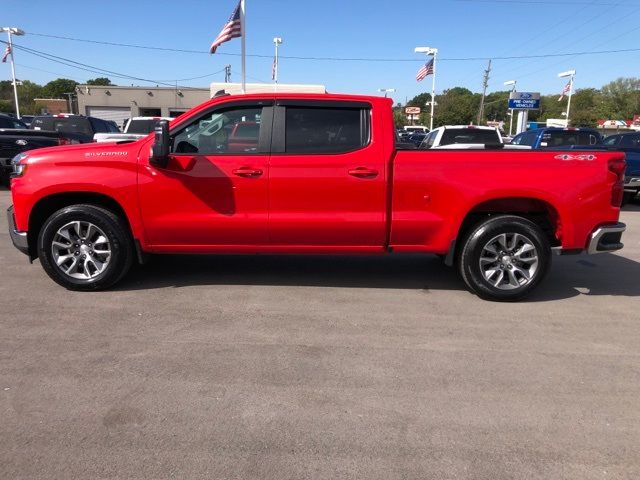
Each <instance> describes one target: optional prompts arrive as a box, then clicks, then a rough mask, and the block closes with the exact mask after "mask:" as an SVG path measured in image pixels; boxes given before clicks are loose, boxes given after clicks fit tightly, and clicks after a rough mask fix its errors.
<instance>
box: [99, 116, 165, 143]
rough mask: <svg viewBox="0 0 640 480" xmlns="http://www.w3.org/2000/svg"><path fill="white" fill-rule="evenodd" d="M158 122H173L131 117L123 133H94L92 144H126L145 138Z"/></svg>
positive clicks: (158, 118)
mask: <svg viewBox="0 0 640 480" xmlns="http://www.w3.org/2000/svg"><path fill="white" fill-rule="evenodd" d="M160 120H169V121H171V120H173V119H172V118H170V117H133V118H130V119H129V120H127V122H126V123H125V126H124V132H123V133H96V134H95V135H94V136H93V141H94V142H99V143H103V142H123V141H124V142H126V141H135V140H139V139H141V138H144V137H146V136H147V135H149V134H150V133H151V132H153V129H154V128H155V126H156V124H157V123H158V122H159V121H160Z"/></svg>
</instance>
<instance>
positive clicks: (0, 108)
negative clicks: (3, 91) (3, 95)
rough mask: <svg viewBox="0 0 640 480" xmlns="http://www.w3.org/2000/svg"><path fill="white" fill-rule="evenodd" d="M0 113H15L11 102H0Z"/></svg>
mask: <svg viewBox="0 0 640 480" xmlns="http://www.w3.org/2000/svg"><path fill="white" fill-rule="evenodd" d="M0 112H2V113H16V109H15V108H14V105H13V102H12V101H10V100H0Z"/></svg>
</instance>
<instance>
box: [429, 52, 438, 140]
mask: <svg viewBox="0 0 640 480" xmlns="http://www.w3.org/2000/svg"><path fill="white" fill-rule="evenodd" d="M437 57H438V49H437V48H434V49H433V78H432V83H431V120H430V122H429V130H433V112H434V109H435V107H436V59H437Z"/></svg>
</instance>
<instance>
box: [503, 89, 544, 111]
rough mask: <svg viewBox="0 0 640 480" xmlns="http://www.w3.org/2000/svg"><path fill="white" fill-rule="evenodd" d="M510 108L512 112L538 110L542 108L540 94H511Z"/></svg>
mask: <svg viewBox="0 0 640 480" xmlns="http://www.w3.org/2000/svg"><path fill="white" fill-rule="evenodd" d="M509 108H510V109H512V110H538V109H539V108H540V93H539V92H536V93H532V92H511V95H509Z"/></svg>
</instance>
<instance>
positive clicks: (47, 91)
mask: <svg viewBox="0 0 640 480" xmlns="http://www.w3.org/2000/svg"><path fill="white" fill-rule="evenodd" d="M77 85H78V82H76V81H75V80H70V79H68V78H58V79H56V80H52V81H51V82H49V83H47V84H46V85H45V86H44V89H43V90H42V95H43V96H44V97H46V98H65V97H64V94H65V93H71V92H74V91H75V89H76V86H77Z"/></svg>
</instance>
